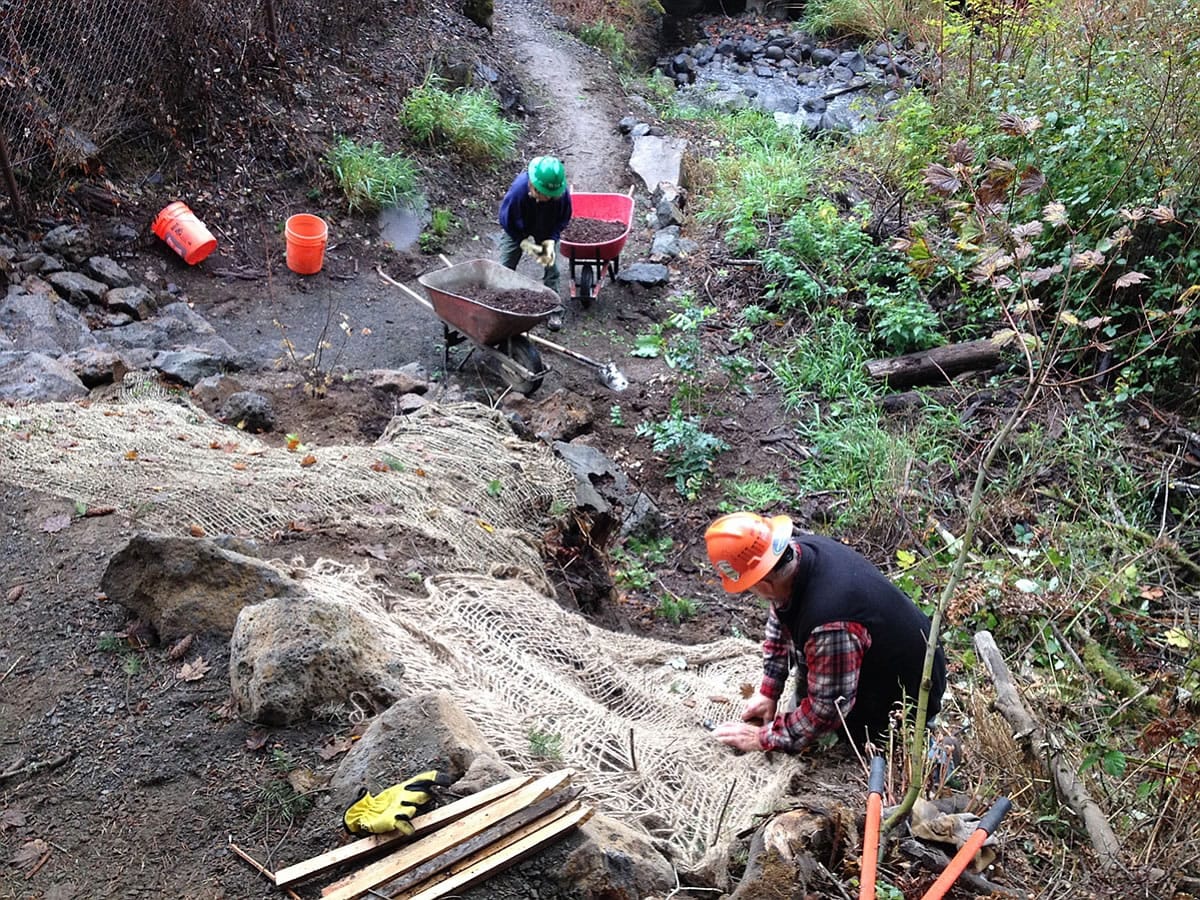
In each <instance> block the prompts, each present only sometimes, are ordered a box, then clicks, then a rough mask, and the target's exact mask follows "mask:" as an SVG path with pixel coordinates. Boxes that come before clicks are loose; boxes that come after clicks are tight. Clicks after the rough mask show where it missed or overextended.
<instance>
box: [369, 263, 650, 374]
mask: <svg viewBox="0 0 1200 900" xmlns="http://www.w3.org/2000/svg"><path fill="white" fill-rule="evenodd" d="M376 272H378V273H379V276H380V277H381V278H382V279H383V280H384V281H386V282H387V283H388V284H390V285H393V286H394V287H398V288H400V289H401V290H403V291H404V292H406V293H407V294H408V295H409V296H410V297H412V298H413V299H414V300H416V301H417V302H418V303H420V304H421V305H422V306H424V307H425V308H426V309H429V310H432V312H433V313H434V314H435V315H436V316H437V317H438V318H439V319H441V320H442V328H443V332H444V337H445V342H444V343H443V345H442V360H443V364H444V366H445V368H446V371H449V370H450V348H451V347H452V346H455V345H457V344H461V343H463V342H464V341H470V343H471V344H472V345H473V346H474V349H476V350H479V351H480V352H481V353H483V354H485V355H486V356H488V357H490V358H492V359H493V360H494V361H495V362H496V364H497V367H498V368H499V370H500V376H501V377H502V378H503V379H504V381H505V383H506V384H508V385H509V386H510V387H511V388H512V389H513V390H515V391H516V392H517V393H520V394H524V395H525V396H527V397H528V396H531V395H532V394H534V393H535V392H536V391H537V389H538V388H540V387H541V386H542V381H543V380H544V379H545V377H546V375H547V374H548V373H549V371H550V370H549V369H548V368H546V366H545V365H544V364H543V363H542V357H541V354H540V353H538V351H537V347H535V346H534V344H535V343H536V344H540V345H541V346H543V347H546V348H548V349H550V350H554V351H556V352H559V353H562V354H564V355H566V356H570V357H572V358H573V359H577V360H579V361H580V362H584V363H587V364H588V365H591V366H593V367H595V368H596V369H597V370H598V372H599V375H600V380H601V382H603V383H604V385H605V386H606V387H609V388H611V389H612V390H614V391H621V390H624V389H625V388H626V387H628V386H629V381H628V379H626V378H625V376H624V375H623V374H622V373H621V372H620V371H619V370H618V369H617V368H616V366H615V365H614V364H612V363H599V362H597V361H596V360H593V359H590V358H588V357H586V356H584V355H583V354H581V353H576V352H575V351H573V350H568V349H567V348H566V347H563V346H560V345H559V344H555V343H553V342H552V341H548V340H546V339H545V338H540V337H537V336H536V335H532V334H527V332H528V331H529V330H530V329H531V328H534V327H535V326H537V325H540V324H541V323H543V322H545V321H546V320H547V319H548V318H550V315H551V314H552V313H554V312H557V311H560V310H561V309H562V305H561V302H560V301H559V297H558V294H557V293H556V292H554V291H552V290H551V289H550V288H548V287H545V286H544V285H542V284H541V283H539V282H537V281H534V280H532V279H530V278H526V277H525V276H524V275H519V274H517V273H516V272H514V271H513V270H511V269H507V268H505V267H504V266H502V265H500V264H499V263H497V262H493V261H492V260H490V259H472V260H468V261H467V262H463V263H458V264H457V265H449V264H448V265H447V267H446V268H445V269H439V270H437V271H436V272H430V273H428V274H426V275H421V276H420V277H419V278H417V282H418V283H419V284H420V285H421V287H423V288H424V289H425V292H426V293H427V294H428V295H429V299H428V300H426V299H425V298H424V297H422V296H421V295H420V294H418V293H417V292H416V291H414V290H412V289H411V288H409V287H408V286H407V285H404V284H401V283H400V282H398V281H396V280H395V279H393V278H391V277H389V276H388V275H387V274H386V273H385V272H384V271H383V269H381V268H378V267H377V268H376ZM482 291H487V292H489V293H494V292H501V293H502V292H505V291H521V292H523V293H527V294H528V293H533V294H537V295H538V296H539V298H540V297H544V298H545V306H544V308H542V309H535V310H533V311H518V310H512V309H503V308H501V307H499V306H493V305H489V304H487V303H483V302H481V301H480V300H477V299H475V298H474V297H473V296H472V294H478V293H480V292H482ZM472 352H473V351H472ZM469 357H470V354H468V357H467V358H469ZM466 361H467V360H466V359H463V361H462V362H461V363H460V364H459V368H461V367H462V366H463V365H464V364H465V363H466Z"/></svg>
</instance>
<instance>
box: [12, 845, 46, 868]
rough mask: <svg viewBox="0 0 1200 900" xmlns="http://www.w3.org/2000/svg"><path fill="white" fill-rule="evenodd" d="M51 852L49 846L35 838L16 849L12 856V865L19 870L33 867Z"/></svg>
mask: <svg viewBox="0 0 1200 900" xmlns="http://www.w3.org/2000/svg"><path fill="white" fill-rule="evenodd" d="M49 852H50V845H49V844H47V843H46V842H45V841H43V840H42V839H41V838H34V839H33V840H32V841H29V842H28V843H25V844H22V845H21V846H20V847H18V848H17V849H16V852H15V853H13V855H12V864H13V865H14V866H16V867H17V868H23V867H25V866H32V865H34V864H35V863H36V862H37V861H38V860H39V859H41V858H42V857H43V856H45V855H46V854H47V853H49Z"/></svg>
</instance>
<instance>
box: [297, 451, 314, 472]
mask: <svg viewBox="0 0 1200 900" xmlns="http://www.w3.org/2000/svg"><path fill="white" fill-rule="evenodd" d="M316 464H317V458H316V457H315V456H313V455H312V454H311V453H309V454H308V455H307V456H305V457H304V459H302V460H300V467H301V468H304V469H307V468H308V467H309V466H315V465H316Z"/></svg>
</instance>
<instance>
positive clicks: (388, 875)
mask: <svg viewBox="0 0 1200 900" xmlns="http://www.w3.org/2000/svg"><path fill="white" fill-rule="evenodd" d="M573 775H574V771H573V770H571V769H564V770H562V771H561V772H554V773H552V774H550V775H546V776H544V777H542V778H539V779H538V780H537V781H535V782H533V783H532V784H530V785H527V786H525V787H523V788H521V789H520V790H518V791H516V792H515V793H512V794H509V795H508V796H507V797H502V798H501V799H499V800H496V801H494V802H492V803H489V804H488V805H486V806H484V807H482V808H480V809H477V810H475V812H472V813H469V814H467V815H466V816H464V817H463V818H461V819H459V820H458V821H456V822H452V823H450V824H449V825H447V826H445V827H444V828H442V829H440V830H438V831H435V832H434V833H432V834H430V835H428V836H427V837H426V838H425V839H424V840H420V841H416V842H414V843H411V844H406V845H404V846H403V847H401V848H400V849H399V850H396V851H395V852H393V853H391V854H389V855H388V856H385V857H384V858H383V859H381V860H378V861H377V862H374V863H371V864H370V865H369V866H367V867H366V868H363V869H360V870H359V871H358V872H355V873H354V874H353V875H350V876H348V877H346V878H343V879H342V880H341V881H338V882H335V883H334V884H331V885H329V887H327V888H325V889H324V890H323V891H321V896H322V897H324V898H326V900H354V898H356V897H361V896H363V895H364V894H365V893H367V892H368V891H369V890H371V889H372V888H374V887H375V886H376V885H378V884H382V883H383V882H385V881H388V880H390V879H392V878H395V877H396V876H397V875H402V874H404V873H405V872H407V871H408V870H409V869H412V868H415V867H416V866H419V865H421V863H423V862H426V861H427V860H430V859H433V858H434V857H435V856H438V855H439V854H441V853H445V852H446V851H447V850H449V849H451V848H452V847H456V846H458V845H459V844H461V843H462V842H463V841H465V840H468V839H470V838H471V837H473V836H474V835H476V834H478V833H479V832H480V831H483V830H484V829H485V828H487V827H489V826H490V825H493V824H494V823H496V822H498V821H500V820H501V819H503V818H505V817H506V816H510V815H512V814H513V813H515V812H517V811H519V810H522V809H524V808H525V807H527V806H530V805H531V804H534V803H537V802H538V801H540V800H544V799H545V798H546V797H549V796H550V795H551V794H553V793H555V792H556V791H558V790H561V789H562V788H564V787H566V785H567V784H569V783H570V781H571V777H572V776H573Z"/></svg>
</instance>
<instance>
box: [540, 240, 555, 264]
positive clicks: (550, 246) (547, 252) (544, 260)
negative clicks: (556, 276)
mask: <svg viewBox="0 0 1200 900" xmlns="http://www.w3.org/2000/svg"><path fill="white" fill-rule="evenodd" d="M538 262H540V263H541V264H542V266H544V267H549V266H552V265H554V238H550V239H548V240H545V241H542V255H541V256H539V257H538Z"/></svg>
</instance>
